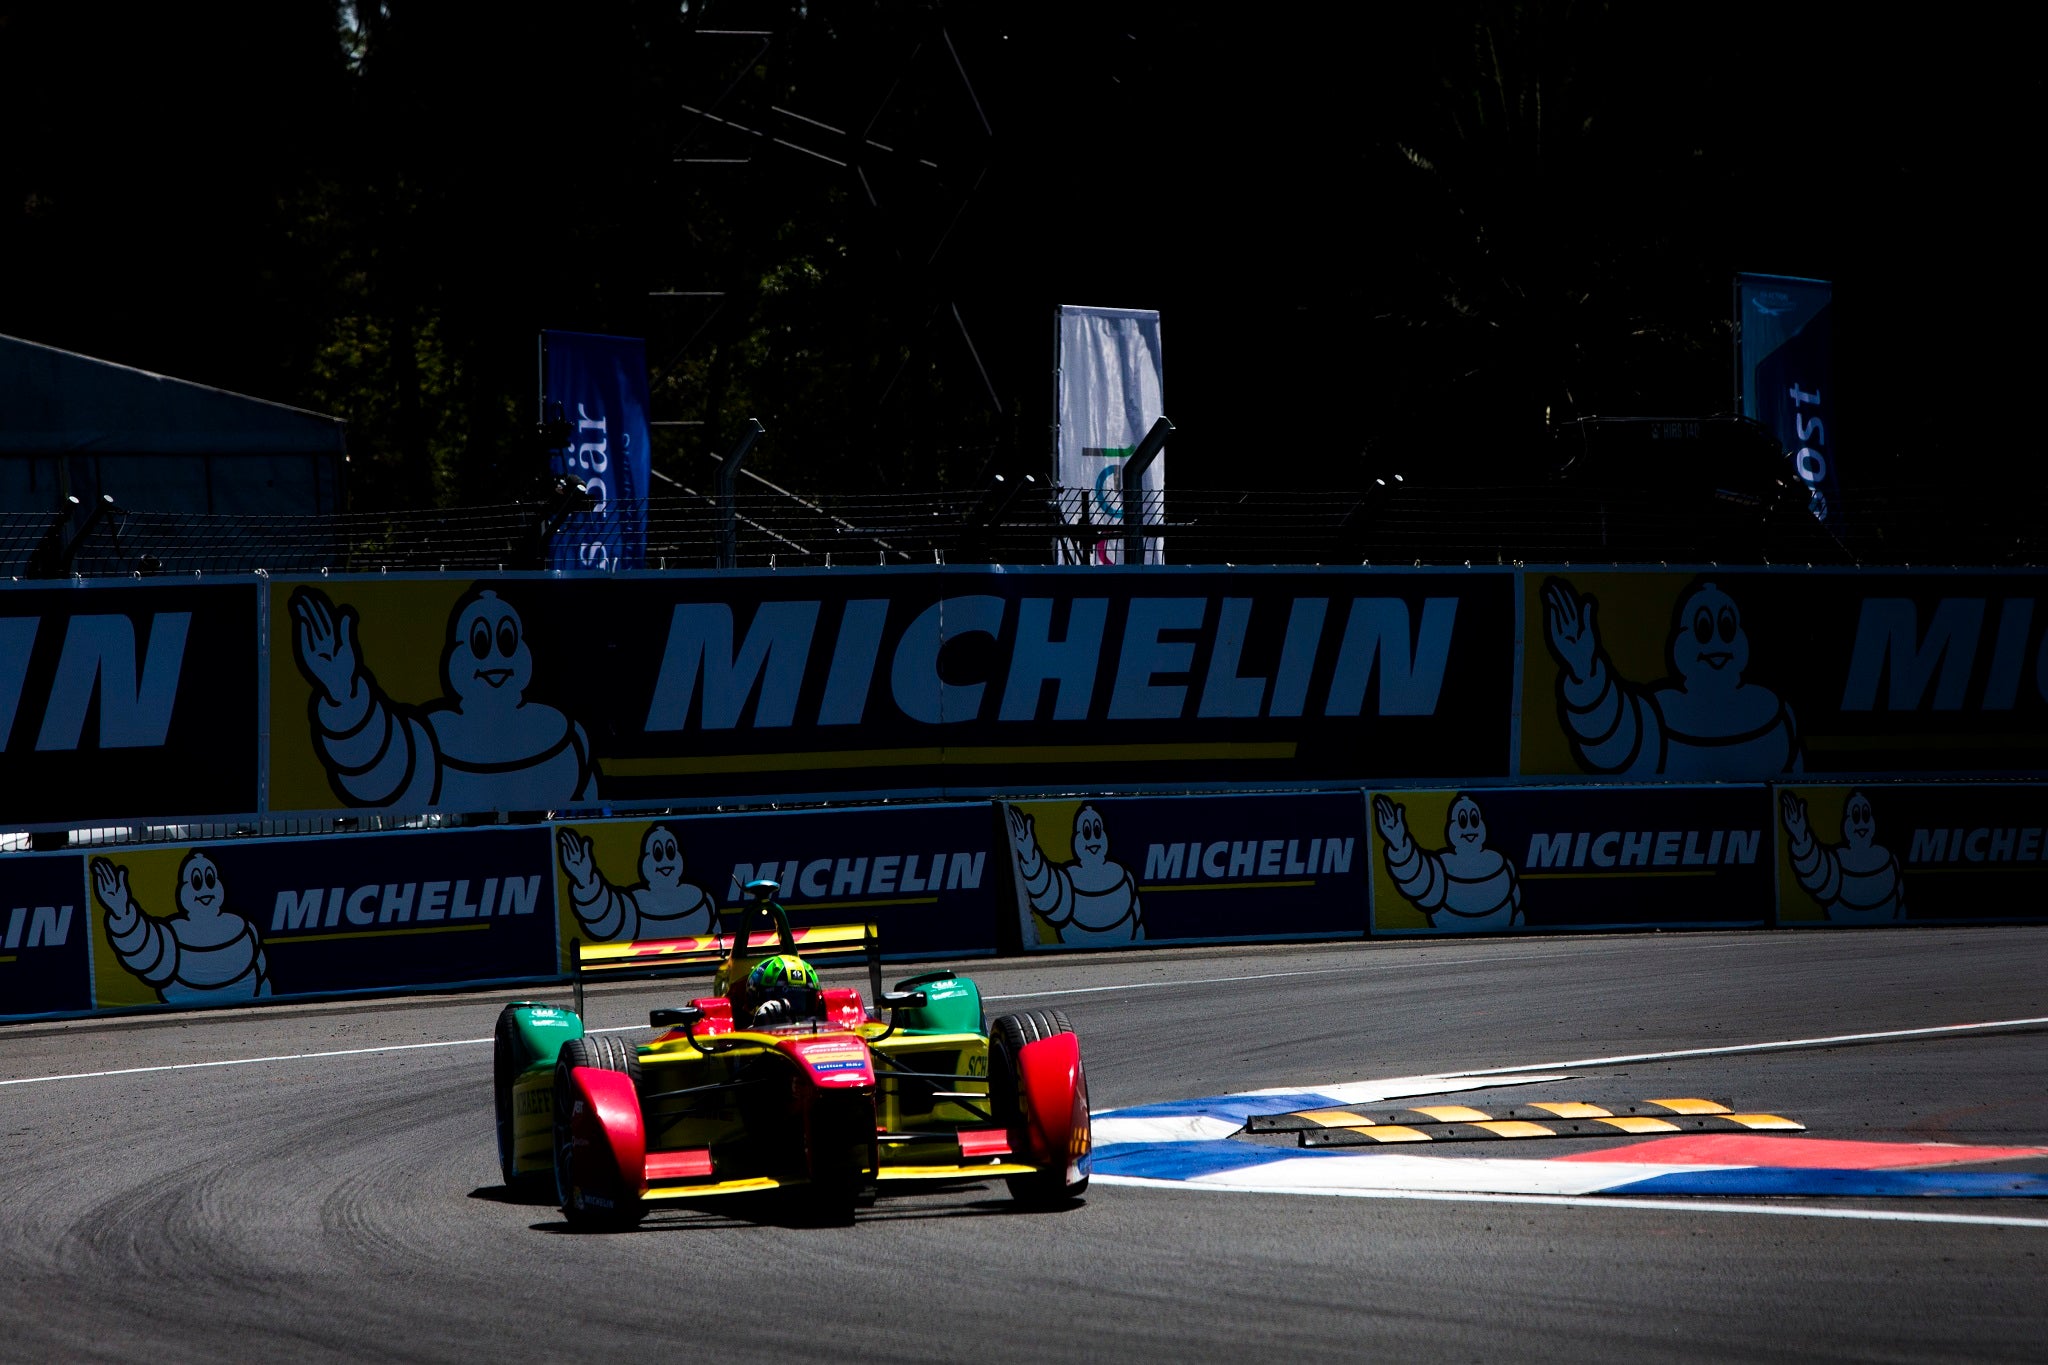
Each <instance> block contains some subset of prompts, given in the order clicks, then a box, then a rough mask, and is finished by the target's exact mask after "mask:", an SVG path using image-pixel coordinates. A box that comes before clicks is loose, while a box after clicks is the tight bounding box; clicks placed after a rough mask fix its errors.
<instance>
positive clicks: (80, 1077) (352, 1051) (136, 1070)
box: [0, 968, 2048, 1086]
mask: <svg viewBox="0 0 2048 1365" xmlns="http://www.w3.org/2000/svg"><path fill="white" fill-rule="evenodd" d="M1345 970H1349V969H1348V968H1347V969H1345ZM1323 974H1324V973H1323V972H1320V971H1317V972H1264V973H1260V974H1258V975H1255V976H1234V977H1215V978H1208V979H1204V980H1199V981H1194V980H1189V981H1137V982H1132V983H1130V984H1128V985H1124V986H1086V987H1082V988H1080V989H1079V990H1073V991H1042V992H1035V993H1034V994H1040V995H1079V994H1085V993H1088V992H1091V991H1111V990H1143V989H1147V988H1153V987H1159V986H1197V985H1215V984H1218V983H1227V982H1233V981H1259V980H1264V979H1267V978H1269V977H1274V976H1316V975H1323ZM987 998H988V999H990V1000H1017V999H1024V998H1027V997H1024V996H1016V995H992V996H989V997H987ZM2044 1026H2048V1017H2043V1018H2037V1019H1997V1020H1991V1021H1989V1022H1985V1023H1979V1024H1943V1025H1941V1026H1939V1027H1936V1028H1909V1029H1892V1030H1890V1031H1887V1032H1883V1033H1840V1034H1833V1035H1830V1036H1828V1037H1824V1038H1786V1039H1780V1040H1779V1041H1777V1042H1770V1043H1736V1044H1733V1045H1731V1046H1727V1047H1697V1048H1682V1049H1679V1050H1677V1051H1673V1052H1639V1053H1630V1054H1623V1055H1617V1056H1613V1057H1587V1058H1582V1059H1580V1060H1577V1061H1570V1062H1534V1063H1529V1064H1527V1065H1522V1066H1497V1067H1490V1068H1482V1069H1461V1070H1457V1071H1446V1072H1444V1073H1442V1074H1443V1075H1446V1076H1512V1075H1515V1074H1516V1073H1517V1072H1523V1071H1562V1070H1566V1069H1568V1068H1572V1067H1589V1066H1621V1065H1624V1064H1627V1063H1630V1062H1659V1061H1671V1060H1675V1059H1677V1058H1681V1057H1723V1056H1729V1055H1732V1054H1736V1053H1744V1052H1775V1051H1781V1050H1783V1049H1786V1048H1803V1047H1832V1046H1836V1045H1838V1044H1843V1043H1876V1042H1890V1041H1895V1040H1898V1039H1904V1038H1927V1037H1934V1036H1939V1035H1943V1034H1957V1033H1989V1032H1993V1031H1996V1030H2000V1029H2016V1028H2039V1027H2044ZM644 1027H646V1026H645V1025H643V1024H608V1025H606V1026H605V1027H603V1028H593V1029H586V1030H584V1031H585V1032H586V1033H625V1032H628V1031H629V1030H632V1029H638V1028H644ZM490 1041H491V1040H490V1039H489V1038H449V1039H445V1040H443V1041H441V1042H434V1043H386V1044H383V1045H381V1046H378V1047H349V1048H337V1049H334V1050H331V1051H326V1052H292V1053H284V1054H280V1055H277V1056H270V1057H228V1058H222V1059H220V1060H217V1061H208V1062H167V1063H165V1064H163V1065H161V1066H129V1067H121V1068H119V1069H117V1070H113V1071H70V1072H65V1073H64V1074H62V1075H57V1076H16V1077H13V1078H11V1079H7V1080H0V1086H8V1085H35V1084H37V1083H39V1082H42V1081H89V1080H97V1079H99V1078H101V1077H106V1076H141V1075H147V1074H149V1073H152V1072H158V1071H198V1070H203V1069H205V1068H207V1067H216V1066H253V1065H255V1064H257V1063H259V1062H309V1061H317V1060H319V1059H321V1058H325V1057H369V1056H375V1055H376V1054H378V1053H382V1052H417V1051H420V1050H421V1049H424V1048H437V1047H476V1046H478V1045H480V1044H484V1043H488V1042H490Z"/></svg>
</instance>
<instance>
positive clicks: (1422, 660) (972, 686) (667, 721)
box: [269, 568, 1515, 853]
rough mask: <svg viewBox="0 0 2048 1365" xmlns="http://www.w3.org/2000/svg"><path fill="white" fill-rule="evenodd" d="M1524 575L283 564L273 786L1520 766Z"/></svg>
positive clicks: (923, 783)
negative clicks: (1516, 761) (467, 571)
mask: <svg viewBox="0 0 2048 1365" xmlns="http://www.w3.org/2000/svg"><path fill="white" fill-rule="evenodd" d="M1513 589H1514V578H1513V575H1512V574H1511V573H1510V572H1508V571H1502V570H1492V569H1471V570H1458V571H1446V572H1435V573H1432V572H1417V571H1406V570H1404V571H1377V570H1370V569H1321V570H1299V569H1294V570H1270V571H1269V570H1257V569H1237V570H1233V571H1229V572H1216V571H1197V570H1178V569H1160V570H1154V571H1151V572H1148V573H1145V574H1143V575H1133V576H1128V577H1127V576H1123V575H1114V576H1108V575H1101V574H1096V573H1093V572H1091V571H1089V570H1085V569H1056V568H1048V569H1036V570H1031V569H1026V570H1009V571H1005V570H1003V569H1000V568H988V569H980V568H969V569H937V568H933V569H929V570H910V569H896V570H885V571H883V570H865V571H863V570H855V569H836V570H828V571H820V572H786V571H785V572H775V571H752V572H737V573H725V574H715V575H714V574H689V575H679V574H646V575H630V574H629V575H621V576H617V577H611V578H606V579H604V580H591V579H582V578H552V577H547V576H543V575H512V576H506V577H501V578H493V579H487V580H464V579H452V578H436V579H400V578H396V577H392V578H386V577H382V576H378V577H375V578H331V579H319V580H313V581H306V582H298V583H292V582H284V581H279V582H275V583H273V585H272V587H271V592H270V631H271V634H270V639H271V655H270V711H269V730H270V767H269V799H270V809H272V810H276V811H292V810H299V811H305V810H329V809H338V808H347V807H358V808H373V809H387V810H393V811H423V810H430V809H442V810H455V811H490V810H501V811H536V810H542V811H545V810H557V811H558V810H563V809H573V808H584V807H590V806H606V805H609V806H619V805H626V806H630V805H633V804H646V805H652V804H656V803H669V802H676V801H690V800H707V799H720V798H726V797H744V796H781V797H789V798H797V797H804V796H819V797H829V796H842V795H856V796H857V795H944V794H947V793H949V792H960V793H963V794H969V793H971V794H974V795H977V796H981V795H987V794H989V793H993V792H1000V791H1003V790H1005V789H1009V790H1015V789H1017V788H1019V787H1024V788H1031V789H1045V788H1048V787H1051V788H1058V787H1067V788H1069V789H1072V788H1075V787H1085V788H1089V789H1095V790H1100V789H1102V788H1104V787H1115V786H1118V785H1132V786H1136V785H1143V784H1161V783H1167V784H1173V785H1176V786H1210V787H1217V788H1229V787H1233V786H1237V785H1241V784H1243V783H1245V782H1253V781H1265V782H1274V783H1280V784H1296V783H1299V784H1308V783H1332V782H1341V781H1344V780H1345V779H1347V778H1349V779H1350V780H1352V781H1354V782H1355V781H1356V780H1357V778H1358V775H1360V774H1364V773H1374V774H1383V775H1386V776H1389V777H1398V778H1406V779H1418V780H1426V779H1428V778H1432V777H1437V778H1453V779H1455V778H1457V777H1460V776H1462V775H1466V774H1472V773H1502V772H1504V771H1505V770H1506V769H1507V767H1508V764H1509V761H1510V757H1511V745H1510V735H1511V727H1512V711H1513V686H1512V679H1513V676H1514V653H1513V642H1514V639H1515V633H1514V630H1515V623H1514V597H1513ZM799 851H800V850H790V852H791V853H795V852H799Z"/></svg>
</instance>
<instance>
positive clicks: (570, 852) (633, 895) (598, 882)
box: [557, 825, 718, 943]
mask: <svg viewBox="0 0 2048 1365" xmlns="http://www.w3.org/2000/svg"><path fill="white" fill-rule="evenodd" d="M557 841H558V842H559V844H560V845H561V850H562V871H563V872H565V873H567V874H568V876H569V901H570V904H571V905H573V906H574V907H575V910H576V920H577V923H579V924H581V925H582V926H583V928H584V931H585V932H586V933H588V934H589V935H590V938H591V941H592V942H593V943H627V942H632V941H634V940H636V939H647V938H683V937H686V936H688V935H692V934H707V933H710V932H711V927H712V925H713V924H714V923H715V922H716V918H717V913H718V907H717V905H716V904H715V903H714V902H713V901H712V899H711V897H710V895H708V894H707V893H706V892H705V890H704V888H702V887H701V886H693V885H692V884H690V883H689V882H686V881H684V880H683V850H682V845H681V844H680V843H678V842H677V840H676V836H675V832H674V831H673V830H671V829H669V827H668V826H666V825H654V826H652V827H650V828H649V829H648V831H647V833H646V835H645V836H643V837H642V838H641V840H640V880H639V881H638V882H637V883H635V884H634V885H632V886H625V887H616V886H613V885H612V884H611V883H610V882H608V881H606V880H605V876H604V873H603V872H601V871H599V870H598V866H597V859H596V858H595V857H593V856H592V855H591V849H590V840H588V839H586V838H584V837H583V836H582V835H581V834H578V833H577V832H576V831H575V830H573V829H565V830H563V831H562V832H561V834H560V835H559V836H558V839H557Z"/></svg>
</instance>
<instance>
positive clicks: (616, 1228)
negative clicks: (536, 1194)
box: [554, 1033, 647, 1232]
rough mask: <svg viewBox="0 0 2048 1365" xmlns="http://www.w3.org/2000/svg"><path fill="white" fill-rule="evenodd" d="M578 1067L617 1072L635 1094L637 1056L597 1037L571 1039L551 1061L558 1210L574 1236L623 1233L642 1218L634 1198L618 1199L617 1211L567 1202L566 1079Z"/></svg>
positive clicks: (606, 1036) (571, 1103)
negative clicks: (574, 1233) (553, 1064)
mask: <svg viewBox="0 0 2048 1365" xmlns="http://www.w3.org/2000/svg"><path fill="white" fill-rule="evenodd" d="M579 1066H588V1067H595V1068H597V1069H598V1070H600V1071H617V1072H621V1073H623V1074H625V1075H626V1076H629V1077H631V1078H632V1081H633V1089H634V1090H635V1091H638V1090H639V1088H640V1053H639V1050H638V1049H636V1048H635V1047H634V1046H633V1045H632V1044H631V1043H629V1042H627V1041H626V1040H625V1039H623V1038H620V1037H618V1036H617V1035H615V1034H610V1033H598V1034H586V1035H585V1036H584V1037H581V1038H571V1039H570V1040H569V1041H568V1042H566V1043H564V1044H562V1051H561V1054H560V1055H559V1056H558V1057H557V1058H556V1060H555V1096H554V1120H555V1198H556V1201H557V1202H558V1203H560V1204H561V1206H562V1216H563V1217H565V1218H567V1219H568V1220H569V1226H570V1227H571V1228H574V1229H575V1230H577V1231H578V1232H624V1231H625V1230H626V1229H628V1228H631V1227H634V1226H635V1225H637V1224H638V1223H639V1222H640V1220H641V1218H642V1217H644V1216H645V1215H646V1212H647V1208H646V1205H645V1204H643V1203H642V1202H641V1200H640V1198H639V1196H638V1195H632V1196H626V1197H622V1198H621V1199H620V1201H619V1207H618V1208H615V1209H611V1210H605V1209H586V1208H578V1207H577V1206H576V1204H575V1201H573V1200H571V1199H570V1198H569V1169H570V1155H569V1141H570V1137H571V1132H570V1127H569V1115H570V1112H571V1110H573V1109H574V1108H575V1099H574V1091H573V1090H572V1089H571V1086H570V1081H569V1075H570V1073H571V1072H572V1071H574V1070H575V1069H576V1068H577V1067H579Z"/></svg>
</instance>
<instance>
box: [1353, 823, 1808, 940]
mask: <svg viewBox="0 0 2048 1365" xmlns="http://www.w3.org/2000/svg"><path fill="white" fill-rule="evenodd" d="M1766 796H1767V794H1766V791H1765V789H1764V788H1762V787H1738V786H1711V787H1705V786H1702V787H1578V788H1557V787H1550V788H1533V787H1530V788H1506V787H1474V788H1472V789H1470V790H1468V791H1415V790H1404V791H1382V792H1374V793H1373V794H1372V798H1371V812H1370V814H1371V821H1372V843H1373V849H1372V931H1373V933H1374V934H1427V933H1437V934H1471V933H1483V932H1488V931H1509V930H1516V931H1533V930H1542V929H1650V928H1656V929H1698V928H1743V927H1759V926H1762V925H1764V924H1766V923H1767V922H1768V921H1769V918H1770V907H1771V837H1770V829H1769V819H1770V812H1769V810H1768V809H1767V804H1766Z"/></svg>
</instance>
